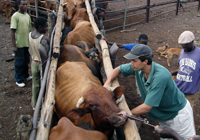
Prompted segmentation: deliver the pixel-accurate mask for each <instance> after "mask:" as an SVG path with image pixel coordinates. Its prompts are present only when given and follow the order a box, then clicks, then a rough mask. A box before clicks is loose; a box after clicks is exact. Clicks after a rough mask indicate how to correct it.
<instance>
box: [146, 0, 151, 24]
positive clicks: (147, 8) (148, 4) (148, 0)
mask: <svg viewBox="0 0 200 140" xmlns="http://www.w3.org/2000/svg"><path fill="white" fill-rule="evenodd" d="M149 10H150V0H147V7H146V23H148V22H149Z"/></svg>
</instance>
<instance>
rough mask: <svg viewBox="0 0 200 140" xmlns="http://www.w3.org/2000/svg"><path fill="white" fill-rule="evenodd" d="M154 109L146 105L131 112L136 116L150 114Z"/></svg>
mask: <svg viewBox="0 0 200 140" xmlns="http://www.w3.org/2000/svg"><path fill="white" fill-rule="evenodd" d="M151 109H152V106H149V105H147V104H145V103H143V104H141V105H139V106H138V107H135V108H133V109H132V110H131V113H132V114H133V115H135V116H138V115H141V114H145V113H148V112H149V111H150V110H151Z"/></svg>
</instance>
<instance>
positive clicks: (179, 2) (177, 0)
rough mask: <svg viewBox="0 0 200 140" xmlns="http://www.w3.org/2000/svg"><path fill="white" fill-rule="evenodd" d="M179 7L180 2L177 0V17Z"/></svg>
mask: <svg viewBox="0 0 200 140" xmlns="http://www.w3.org/2000/svg"><path fill="white" fill-rule="evenodd" d="M179 5H180V0H177V3H176V15H178V7H179Z"/></svg>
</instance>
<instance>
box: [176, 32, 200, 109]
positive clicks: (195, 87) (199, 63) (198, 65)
mask: <svg viewBox="0 0 200 140" xmlns="http://www.w3.org/2000/svg"><path fill="white" fill-rule="evenodd" d="M194 39H195V37H194V34H193V33H192V32H191V31H184V32H183V33H182V34H181V35H180V36H179V39H178V43H179V44H181V46H182V47H183V50H182V51H181V52H180V55H179V58H178V65H179V71H177V72H173V74H172V75H176V74H177V76H176V79H175V83H176V85H177V87H178V88H179V89H180V91H182V92H183V93H184V94H185V97H186V98H187V99H188V100H189V101H190V104H191V106H192V107H193V104H194V100H195V93H196V92H198V91H199V87H200V56H199V54H200V48H199V47H197V46H195V45H194V44H193V42H194Z"/></svg>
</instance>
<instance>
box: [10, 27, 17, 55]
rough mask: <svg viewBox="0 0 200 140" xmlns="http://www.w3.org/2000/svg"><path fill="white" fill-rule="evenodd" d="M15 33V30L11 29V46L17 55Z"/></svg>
mask: <svg viewBox="0 0 200 140" xmlns="http://www.w3.org/2000/svg"><path fill="white" fill-rule="evenodd" d="M15 31H16V29H11V39H12V44H13V52H15V53H17V45H16V42H15Z"/></svg>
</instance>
